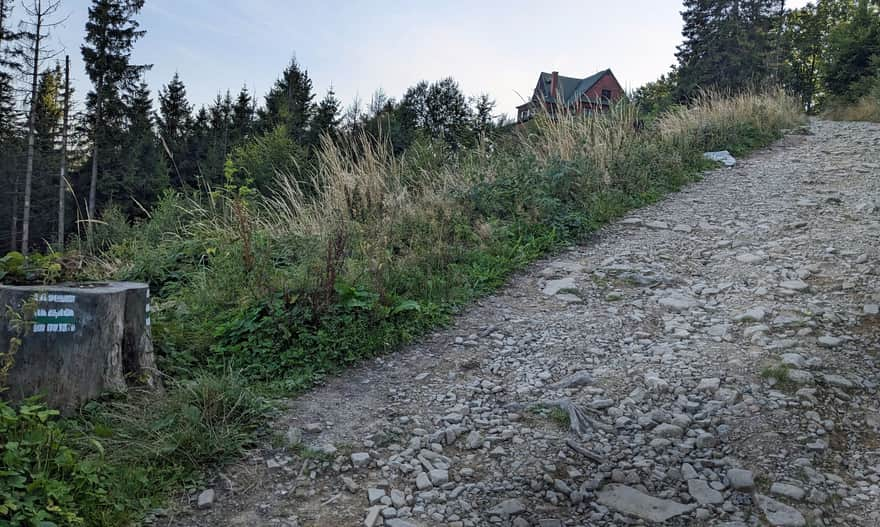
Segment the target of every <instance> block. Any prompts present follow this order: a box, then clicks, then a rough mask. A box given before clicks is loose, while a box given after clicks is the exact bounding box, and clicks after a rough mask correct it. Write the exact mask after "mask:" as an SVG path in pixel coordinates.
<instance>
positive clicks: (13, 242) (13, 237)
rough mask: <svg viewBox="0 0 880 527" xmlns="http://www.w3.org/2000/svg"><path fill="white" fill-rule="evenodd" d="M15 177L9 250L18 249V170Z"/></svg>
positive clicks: (13, 181)
mask: <svg viewBox="0 0 880 527" xmlns="http://www.w3.org/2000/svg"><path fill="white" fill-rule="evenodd" d="M13 172H14V173H15V175H14V176H13V180H12V227H11V230H10V231H9V250H10V251H14V250H16V249H18V180H19V175H18V171H17V170H13Z"/></svg>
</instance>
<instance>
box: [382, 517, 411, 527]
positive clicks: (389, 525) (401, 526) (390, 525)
mask: <svg viewBox="0 0 880 527" xmlns="http://www.w3.org/2000/svg"><path fill="white" fill-rule="evenodd" d="M385 527H418V526H417V525H416V524H414V523H410V522H408V521H405V520H401V519H399V518H392V519H390V520H385Z"/></svg>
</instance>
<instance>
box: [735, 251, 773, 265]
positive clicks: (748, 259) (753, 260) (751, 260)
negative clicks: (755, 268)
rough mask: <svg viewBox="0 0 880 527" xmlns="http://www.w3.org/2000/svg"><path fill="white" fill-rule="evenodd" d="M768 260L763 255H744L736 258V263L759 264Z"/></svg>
mask: <svg viewBox="0 0 880 527" xmlns="http://www.w3.org/2000/svg"><path fill="white" fill-rule="evenodd" d="M766 260H767V256H765V255H763V254H753V253H743V254H738V255H737V256H736V261H737V262H739V263H744V264H757V263H761V262H763V261H766Z"/></svg>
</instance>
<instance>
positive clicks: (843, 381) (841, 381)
mask: <svg viewBox="0 0 880 527" xmlns="http://www.w3.org/2000/svg"><path fill="white" fill-rule="evenodd" d="M822 380H823V381H825V384H830V385H831V386H837V387H838V388H847V389H849V388H855V386H856V384H855V383H854V382H853V381H851V380H849V379H847V378H846V377H843V376H841V375H836V374H832V373H826V374H823V375H822Z"/></svg>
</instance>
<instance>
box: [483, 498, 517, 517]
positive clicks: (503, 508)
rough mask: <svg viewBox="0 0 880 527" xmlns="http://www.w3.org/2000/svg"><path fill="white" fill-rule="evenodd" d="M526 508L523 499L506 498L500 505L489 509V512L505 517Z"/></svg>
mask: <svg viewBox="0 0 880 527" xmlns="http://www.w3.org/2000/svg"><path fill="white" fill-rule="evenodd" d="M525 510H526V507H525V505H523V504H522V502H521V501H519V500H517V499H510V500H504V501H502V502H501V503H499V504H498V505H496V506H494V507H492V508H491V509H489V514H492V515H494V516H501V517H503V518H507V517H510V516H515V515H517V514H520V513H522V512H524V511H525Z"/></svg>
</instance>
